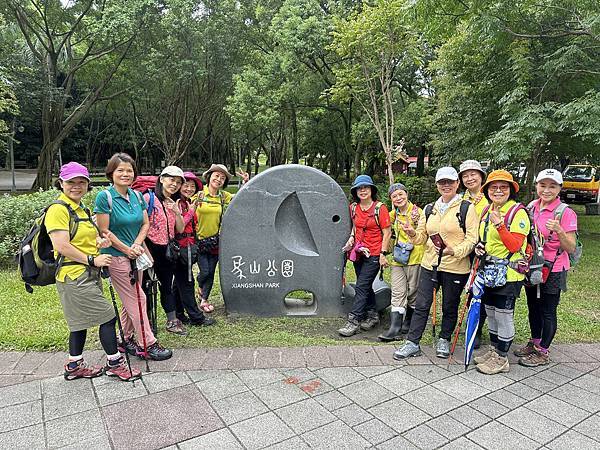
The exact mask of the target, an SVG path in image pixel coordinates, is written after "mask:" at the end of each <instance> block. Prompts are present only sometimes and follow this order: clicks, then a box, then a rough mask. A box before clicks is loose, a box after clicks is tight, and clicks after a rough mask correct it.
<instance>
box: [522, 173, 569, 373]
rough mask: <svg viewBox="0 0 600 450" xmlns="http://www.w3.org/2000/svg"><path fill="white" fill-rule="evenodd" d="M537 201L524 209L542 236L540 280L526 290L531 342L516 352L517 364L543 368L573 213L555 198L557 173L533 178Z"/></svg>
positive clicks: (562, 285) (547, 359)
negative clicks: (531, 217)
mask: <svg viewBox="0 0 600 450" xmlns="http://www.w3.org/2000/svg"><path fill="white" fill-rule="evenodd" d="M535 181H536V186H535V188H536V192H537V195H538V199H537V200H534V201H533V202H531V203H530V204H529V206H528V209H529V210H530V214H531V215H532V216H533V221H534V223H535V225H536V226H537V228H538V230H539V231H540V233H541V234H542V235H543V237H544V259H545V263H544V272H543V273H544V278H543V280H544V281H543V282H542V284H541V285H538V286H532V287H526V288H525V293H526V294H527V307H528V309H529V326H530V328H531V339H529V342H528V343H527V345H525V346H524V347H522V348H520V349H518V350H516V351H515V352H514V353H515V355H517V356H519V357H520V359H519V364H521V365H523V366H526V367H536V366H544V365H546V364H548V363H549V362H550V355H549V352H548V349H549V348H550V344H552V340H553V339H554V336H555V334H556V329H557V327H558V319H557V313H556V310H557V308H558V303H559V302H560V293H561V292H562V291H566V290H567V272H568V270H569V269H570V268H571V262H570V258H569V254H574V253H575V251H576V250H577V214H575V211H573V210H572V209H571V208H568V207H567V205H565V204H564V203H562V202H561V201H560V198H559V194H560V190H561V189H562V184H563V178H562V174H561V173H560V172H559V171H558V170H554V169H546V170H542V171H541V172H540V173H539V174H538V176H537V177H536V179H535Z"/></svg>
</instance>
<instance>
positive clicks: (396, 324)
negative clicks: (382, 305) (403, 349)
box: [379, 311, 402, 342]
mask: <svg viewBox="0 0 600 450" xmlns="http://www.w3.org/2000/svg"><path fill="white" fill-rule="evenodd" d="M400 328H402V314H400V313H399V312H398V311H392V312H391V313H390V329H389V330H387V331H386V332H385V333H382V334H380V335H379V340H380V341H383V342H390V341H398V340H400Z"/></svg>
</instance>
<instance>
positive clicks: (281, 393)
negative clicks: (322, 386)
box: [254, 383, 308, 409]
mask: <svg viewBox="0 0 600 450" xmlns="http://www.w3.org/2000/svg"><path fill="white" fill-rule="evenodd" d="M254 393H255V394H256V395H257V396H258V398H260V399H261V400H262V401H263V402H264V403H265V404H266V405H267V406H268V407H269V408H270V409H276V408H281V407H282V406H287V405H289V404H292V403H295V402H299V401H300V400H304V399H306V398H308V395H307V394H306V393H305V392H304V391H303V390H302V389H300V388H299V387H298V386H296V385H293V384H284V383H275V384H271V385H268V386H264V387H262V388H260V389H256V390H255V391H254Z"/></svg>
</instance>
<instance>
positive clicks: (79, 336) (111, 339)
mask: <svg viewBox="0 0 600 450" xmlns="http://www.w3.org/2000/svg"><path fill="white" fill-rule="evenodd" d="M116 323H117V318H116V317H113V318H112V319H110V320H109V321H108V322H105V323H103V324H102V325H100V327H99V329H98V335H99V336H100V343H101V344H102V348H103V349H104V351H105V352H106V354H107V355H114V354H116V353H117V351H118V350H117V335H116V333H115V324H116ZM86 337H87V330H79V331H71V333H70V334H69V355H71V356H79V355H81V354H82V353H83V347H84V346H85V338H86Z"/></svg>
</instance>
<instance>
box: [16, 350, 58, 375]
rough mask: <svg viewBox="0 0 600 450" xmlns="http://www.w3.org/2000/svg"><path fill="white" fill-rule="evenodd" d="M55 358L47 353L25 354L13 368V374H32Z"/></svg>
mask: <svg viewBox="0 0 600 450" xmlns="http://www.w3.org/2000/svg"><path fill="white" fill-rule="evenodd" d="M52 356H53V354H52V353H46V352H25V354H24V355H23V357H22V358H20V359H19V360H18V361H17V363H16V364H15V365H14V366H13V368H12V372H13V373H22V374H32V373H35V372H36V370H37V368H38V367H40V366H41V365H42V364H44V363H45V362H46V361H47V360H48V359H50V358H51V357H52Z"/></svg>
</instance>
